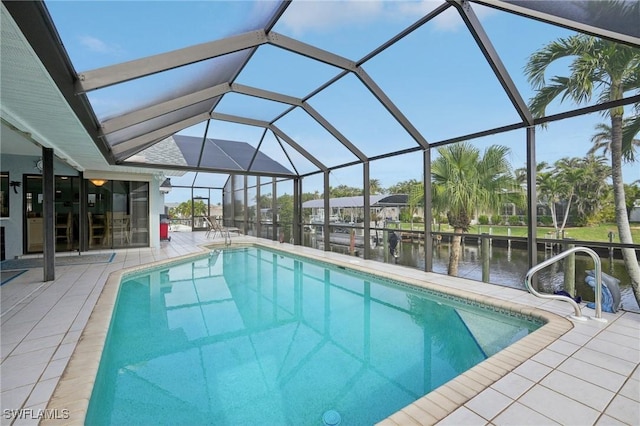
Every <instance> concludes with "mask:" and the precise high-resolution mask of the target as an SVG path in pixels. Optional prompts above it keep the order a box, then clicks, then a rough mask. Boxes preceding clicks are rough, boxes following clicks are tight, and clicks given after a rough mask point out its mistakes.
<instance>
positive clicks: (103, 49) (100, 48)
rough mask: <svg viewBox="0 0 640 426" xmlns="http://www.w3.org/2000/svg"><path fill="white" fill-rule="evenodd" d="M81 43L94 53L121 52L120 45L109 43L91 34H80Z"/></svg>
mask: <svg viewBox="0 0 640 426" xmlns="http://www.w3.org/2000/svg"><path fill="white" fill-rule="evenodd" d="M80 44H81V45H82V46H84V47H85V48H87V49H88V50H89V51H91V52H94V53H103V54H117V53H119V52H120V46H117V45H109V44H107V43H105V42H104V41H102V40H100V39H99V38H96V37H92V36H89V35H84V36H80Z"/></svg>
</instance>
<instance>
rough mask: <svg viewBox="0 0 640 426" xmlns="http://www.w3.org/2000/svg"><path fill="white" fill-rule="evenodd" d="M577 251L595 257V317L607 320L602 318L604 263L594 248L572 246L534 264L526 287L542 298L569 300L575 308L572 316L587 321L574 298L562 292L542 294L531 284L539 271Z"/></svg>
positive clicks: (529, 272)
mask: <svg viewBox="0 0 640 426" xmlns="http://www.w3.org/2000/svg"><path fill="white" fill-rule="evenodd" d="M576 252H584V253H587V254H588V255H589V256H591V258H592V259H593V263H594V275H595V278H596V288H595V310H596V316H595V318H594V319H596V320H598V321H606V320H604V319H603V318H602V264H601V262H600V257H599V256H598V254H597V253H596V252H595V251H593V250H592V249H590V248H588V247H571V248H569V249H567V250H565V251H563V252H561V253H558V254H556V255H555V256H553V257H550V258H549V259H547V260H545V261H544V262H541V263H539V264H537V265H535V266H533V267H532V268H531V269H529V271H528V272H527V275H526V276H525V278H524V285H525V287H526V289H527V290H528V291H529V293H531V294H533V295H534V296H536V297H539V298H541V299H554V300H562V301H564V302H568V303H570V304H571V305H572V306H573V308H574V310H575V315H571V318H573V319H575V320H579V321H585V320H586V319H587V318H586V317H584V316H583V315H582V311H581V310H580V305H579V304H578V303H577V302H576V301H575V300H573V298H571V297H568V296H563V295H560V294H542V293H538V291H536V289H534V288H533V286H532V285H531V281H532V279H533V276H534V275H535V274H536V273H538V271H540V270H542V269H544V268H546V267H547V266H549V265H551V264H553V263H556V262H557V261H559V260H560V259H563V258H565V257H567V256H569V255H570V254H573V253H576Z"/></svg>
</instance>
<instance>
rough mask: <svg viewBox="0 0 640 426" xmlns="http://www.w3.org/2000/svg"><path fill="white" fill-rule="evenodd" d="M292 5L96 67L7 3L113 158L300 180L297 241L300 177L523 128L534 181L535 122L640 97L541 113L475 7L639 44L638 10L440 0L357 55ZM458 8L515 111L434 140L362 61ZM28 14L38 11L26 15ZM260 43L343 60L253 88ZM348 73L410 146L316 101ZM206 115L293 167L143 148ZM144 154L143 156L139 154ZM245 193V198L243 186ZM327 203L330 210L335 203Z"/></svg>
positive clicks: (39, 11) (38, 7)
mask: <svg viewBox="0 0 640 426" xmlns="http://www.w3.org/2000/svg"><path fill="white" fill-rule="evenodd" d="M16 3H18V2H16ZM265 3H266V2H265ZM291 4H292V3H291V2H286V1H285V2H274V3H269V4H268V5H267V6H265V7H266V8H267V9H268V8H270V7H272V9H270V10H271V12H269V11H268V10H267V11H266V12H265V13H263V14H262V15H260V17H259V19H258V20H257V21H259V22H257V21H256V22H244V23H243V29H247V28H248V29H249V30H248V31H243V32H239V33H237V34H232V35H231V36H229V37H226V38H223V39H218V40H214V41H204V42H203V43H202V44H198V45H194V46H190V47H184V48H179V49H176V50H172V51H170V52H167V53H158V54H156V55H154V56H149V57H146V58H142V59H134V60H132V61H129V62H124V63H120V64H112V65H105V66H104V67H101V68H98V69H92V70H87V71H80V72H77V71H76V70H75V68H76V67H75V66H74V64H73V62H72V61H71V60H69V58H68V57H67V52H65V51H64V48H63V47H62V43H61V41H60V40H59V39H58V37H57V32H56V28H55V23H56V22H55V19H52V17H51V15H50V14H49V11H48V10H47V8H46V7H45V6H44V4H41V3H38V2H36V3H33V4H26V5H22V6H20V5H17V4H12V2H7V3H6V5H7V8H8V9H9V10H10V11H16V12H17V14H16V13H13V12H12V13H13V15H14V18H15V19H16V22H17V23H18V25H19V26H20V27H21V29H22V31H23V32H24V33H25V35H26V36H27V38H30V39H33V40H35V41H36V42H35V43H34V42H32V43H31V44H32V45H33V46H34V49H35V50H36V51H37V53H38V55H39V56H40V57H41V59H42V61H43V63H44V64H45V66H46V67H47V68H48V69H49V70H50V71H52V72H51V74H52V77H53V78H54V80H56V83H57V84H58V86H59V87H60V89H61V91H62V93H63V95H65V97H66V98H67V100H68V102H69V104H70V105H71V106H72V108H73V109H74V111H75V112H76V114H77V115H78V117H79V118H80V120H81V122H82V123H83V124H84V126H85V128H86V129H87V131H88V133H89V135H90V136H91V137H92V138H93V140H94V142H95V143H96V145H97V146H98V147H99V148H100V150H101V152H102V153H103V154H104V156H105V158H106V159H107V160H108V161H109V163H110V164H113V165H126V166H139V167H141V168H147V169H148V168H152V169H153V168H155V169H160V170H173V171H177V172H190V171H202V172H220V173H229V175H230V176H233V175H240V176H261V177H262V179H267V180H269V179H291V180H292V185H293V198H294V217H295V218H296V223H295V225H296V227H295V228H294V229H295V232H294V241H295V243H297V244H299V243H300V233H301V226H300V225H301V223H302V219H301V216H300V212H301V202H300V198H301V193H302V186H303V180H304V179H305V178H307V177H310V176H313V175H316V174H322V175H323V179H324V191H323V192H324V194H328V193H329V182H330V180H329V175H330V173H331V172H332V171H335V170H338V169H340V168H344V167H351V166H354V165H360V164H361V165H362V180H363V182H369V179H370V164H371V162H373V161H376V160H379V159H384V158H389V157H393V156H397V155H402V154H407V153H422V155H423V170H422V173H421V174H422V175H423V176H430V164H431V155H432V149H434V148H437V147H439V146H444V145H447V144H450V143H455V142H460V141H466V140H472V139H476V138H481V137H483V136H489V135H497V134H501V133H505V132H509V131H512V130H516V129H525V132H526V145H527V165H528V170H527V176H528V182H535V169H534V168H532V167H531V164H532V163H533V162H534V161H535V158H536V157H535V126H536V125H539V124H543V123H548V122H552V121H556V120H562V119H565V118H569V117H574V116H579V115H583V114H588V113H591V112H594V111H602V110H606V109H608V108H611V107H614V106H620V105H630V104H633V103H636V102H638V100H639V98H640V96H637V95H636V96H631V97H627V98H625V99H623V100H621V101H617V102H610V103H606V104H597V105H591V106H588V107H585V108H580V109H573V110H570V111H563V112H560V113H557V114H554V115H549V116H547V117H543V118H540V119H534V118H533V117H532V115H531V113H530V112H529V109H528V107H527V105H526V103H525V101H524V99H522V96H521V95H520V93H519V91H518V87H517V85H516V84H515V83H514V81H513V80H512V77H511V75H510V73H509V72H508V70H507V68H506V67H505V66H504V64H503V62H502V60H501V58H500V55H499V54H498V52H497V51H496V49H495V48H494V46H493V44H492V41H491V39H490V37H489V36H488V35H487V33H486V31H485V28H484V27H483V25H482V24H481V22H480V20H479V19H478V16H477V13H476V11H475V8H476V5H481V6H486V7H490V8H495V9H498V10H502V11H504V12H507V13H513V14H516V15H520V16H526V17H530V18H533V19H535V20H540V21H543V22H547V23H551V24H553V25H559V26H562V27H566V28H569V29H572V30H576V31H580V32H585V33H588V34H593V35H596V36H599V37H605V38H609V39H612V40H614V41H617V42H620V43H625V44H630V45H633V46H638V45H639V44H640V43H639V40H640V34H639V32H640V30H639V29H638V28H637V25H636V23H637V20H636V19H634V15H633V14H626V15H623V16H617V17H616V18H617V19H614V20H609V21H607V22H606V24H605V25H604V26H600V24H598V22H593V21H591V18H592V16H590V15H585V14H584V13H583V12H584V10H581V9H580V4H579V3H576V4H572V5H571V6H567V7H564V8H557V7H555V6H554V4H553V2H535V3H534V2H523V1H500V0H486V1H479V0H470V1H463V0H449V1H443V2H438V3H437V4H436V5H435V7H433V8H432V9H431V10H430V11H428V12H427V13H426V14H424V16H422V17H421V18H420V19H419V20H417V21H416V22H414V23H412V24H410V25H408V26H406V27H404V28H402V29H401V30H399V31H398V32H397V33H396V34H395V35H394V36H392V37H390V38H389V39H388V40H387V41H385V42H383V43H382V44H380V45H379V46H377V47H376V48H374V49H373V50H371V51H370V52H369V53H367V54H365V55H364V56H362V57H361V58H360V59H357V60H353V59H349V58H347V57H346V56H342V55H339V54H336V53H333V52H331V51H329V50H324V49H320V48H318V47H316V46H313V45H310V44H307V43H304V42H301V41H299V40H296V39H295V38H293V37H290V36H285V35H283V34H279V33H276V32H275V31H273V29H274V28H275V27H276V26H277V24H278V22H279V20H280V19H281V18H282V17H283V16H284V14H285V13H286V11H287V9H288V8H289V7H290V6H291ZM564 4H565V5H567V4H568V3H567V2H565V3H564ZM451 10H455V12H456V13H457V14H459V16H460V18H461V19H462V21H463V22H464V24H465V26H466V28H467V30H468V31H469V33H470V34H471V36H472V37H473V40H474V41H475V43H476V44H477V47H478V48H479V50H480V52H481V54H482V56H483V57H484V59H485V60H486V62H487V64H488V65H489V67H490V69H491V71H492V73H493V75H494V77H495V79H497V81H498V82H499V84H500V86H501V87H502V89H503V92H504V94H505V95H506V97H507V98H508V99H509V102H510V104H511V106H512V108H513V110H514V111H515V112H516V115H517V117H518V120H515V121H514V122H512V123H507V124H505V125H502V126H499V127H492V128H489V129H484V130H480V131H476V132H471V133H466V134H462V135H457V136H455V137H448V138H443V139H437V140H431V141H428V140H427V139H426V138H425V136H424V135H423V134H422V132H421V131H419V130H418V128H416V125H415V124H414V122H413V121H412V120H410V119H409V118H408V117H407V116H406V115H405V114H404V113H403V111H402V109H401V108H399V107H398V106H397V105H396V104H395V103H394V102H393V101H392V99H391V98H390V97H389V96H388V95H387V93H386V92H385V91H384V90H383V88H382V87H381V86H380V85H378V84H377V82H376V81H375V79H373V78H372V77H371V75H370V74H369V73H368V72H366V71H365V70H364V68H363V65H364V64H365V63H366V62H368V61H370V60H372V59H373V58H375V57H376V56H377V55H380V54H381V53H383V52H385V51H386V50H387V49H389V48H391V47H392V46H393V45H394V44H396V43H398V42H399V41H401V40H403V39H405V38H406V37H408V36H409V35H410V34H412V33H414V32H415V31H417V30H419V29H420V28H421V27H422V26H423V25H425V24H427V23H429V22H430V21H432V20H434V19H435V18H437V17H438V16H440V15H441V14H443V13H445V12H446V11H451ZM635 10H636V9H633V4H632V9H631V11H632V12H634V13H635ZM34 12H35V14H34ZM263 12H264V10H263ZM21 13H22V14H25V15H24V16H23V17H22V19H20V16H21V15H20V14H21ZM29 13H31V14H30V15H29ZM34 16H36V17H37V18H36V19H42V20H43V22H44V26H46V27H50V28H51V29H52V32H53V33H54V34H56V37H54V38H52V39H51V40H43V39H42V37H41V36H38V35H37V34H34V32H37V29H36V28H38V27H37V26H31V25H30V24H32V23H33V19H34ZM593 16H596V15H593ZM62 41H64V40H62ZM263 46H272V47H273V46H275V47H277V48H281V49H283V50H285V51H288V52H293V53H296V54H298V55H300V56H302V57H305V58H311V59H314V60H316V61H318V62H320V63H323V64H325V65H327V66H330V67H333V68H336V69H337V70H338V73H337V75H335V77H333V78H331V79H329V80H328V81H326V82H325V83H323V84H321V85H319V86H318V87H316V88H315V89H314V90H312V91H310V92H308V93H307V94H305V95H302V96H291V95H289V94H285V93H280V92H276V91H273V90H268V89H264V88H261V87H252V86H249V85H246V84H240V83H238V82H237V79H238V78H239V77H240V76H241V75H242V72H243V70H244V69H245V68H247V67H249V66H250V64H251V60H252V58H253V57H254V56H257V52H258V50H259V49H260V48H261V47H263ZM61 58H62V59H63V63H64V67H63V68H66V69H61V68H60V64H59V63H55V64H54V62H59V59H61ZM225 59H226V61H225ZM207 61H211V62H212V63H214V62H220V61H223V62H226V63H225V67H224V69H223V72H221V73H218V74H216V75H212V76H210V78H209V79H208V80H206V81H204V82H199V83H202V84H201V85H197V84H196V85H195V86H190V87H191V88H192V89H194V90H193V91H183V92H179V93H178V94H179V96H177V97H176V96H173V97H172V96H167V97H164V98H160V99H156V100H155V101H150V100H146V101H145V102H144V103H143V104H141V105H138V106H137V107H136V108H133V109H131V110H128V111H125V112H124V113H120V114H115V115H104V114H99V113H98V112H97V111H95V110H94V105H95V103H94V102H92V96H93V94H92V93H93V92H95V93H98V91H100V90H110V88H111V87H112V86H114V87H115V86H118V85H121V84H122V85H126V84H130V83H129V82H131V84H133V83H135V81H136V80H140V81H143V80H144V79H145V78H147V77H149V78H153V76H154V75H159V74H162V73H165V72H167V73H168V72H174V70H176V71H175V72H177V71H179V70H180V68H184V69H187V68H190V67H192V66H193V67H197V66H198V64H200V63H203V64H204V63H207ZM69 77H70V81H69ZM346 77H353V78H355V79H357V81H359V82H360V83H361V84H362V86H363V87H364V88H366V90H367V91H368V92H369V93H370V94H371V95H372V96H373V97H374V98H375V99H376V100H377V101H378V102H379V103H380V105H381V106H382V107H383V108H384V109H385V110H386V111H387V112H388V113H389V115H390V116H391V117H392V118H393V121H394V122H395V123H397V124H398V125H399V126H400V127H401V128H402V129H403V130H404V131H405V132H406V134H408V135H409V137H410V138H411V139H412V140H413V143H414V146H412V147H404V148H403V149H401V150H397V151H393V152H383V153H376V154H374V155H369V156H367V154H366V152H367V147H366V146H362V145H361V144H358V143H356V142H354V141H352V140H350V139H349V138H348V137H347V136H345V135H344V134H343V133H341V131H340V130H339V129H338V128H337V127H336V126H335V125H334V124H333V123H332V122H331V121H330V120H327V119H326V118H325V116H324V115H323V114H321V113H320V112H319V111H318V110H317V109H316V108H314V107H313V106H311V104H310V102H309V100H310V99H311V98H313V97H314V96H316V95H318V94H321V93H322V92H324V91H327V90H329V88H330V87H331V86H332V85H334V84H336V83H337V82H338V81H340V80H342V79H344V78H346ZM230 96H241V97H250V98H254V99H256V98H257V99H261V100H265V101H267V102H268V103H270V104H273V103H278V104H282V105H284V106H285V110H284V111H283V112H282V113H280V114H279V115H277V116H275V117H273V118H272V119H269V120H265V119H257V118H255V117H252V116H248V115H247V116H242V115H238V114H228V113H225V112H220V111H218V108H217V107H218V105H223V104H224V101H225V98H227V99H228V98H229V97H230ZM292 111H304V113H305V114H306V115H308V116H309V117H310V118H311V119H312V120H313V121H315V122H316V123H317V124H318V126H319V127H320V128H322V129H324V131H325V132H326V133H328V134H329V135H331V136H332V137H333V138H334V139H335V140H336V141H338V142H339V144H340V145H339V146H341V147H342V149H343V150H345V152H347V153H349V156H350V158H349V161H347V162H345V163H342V164H325V162H323V161H320V160H319V159H318V157H317V155H314V154H313V153H311V152H310V150H309V149H308V148H307V147H306V146H305V145H304V144H303V143H301V142H300V141H298V140H297V139H296V138H295V136H292V135H289V134H288V133H287V132H286V131H284V130H283V129H282V128H281V127H280V126H279V125H278V124H279V123H278V122H279V121H281V120H282V119H283V118H284V117H286V116H287V115H288V114H290V113H291V112H292ZM203 122H206V123H207V126H206V127H207V129H208V128H209V123H213V126H214V127H215V123H216V122H230V123H236V124H239V125H244V126H253V127H257V128H260V129H264V132H263V133H262V135H263V136H262V137H261V139H260V141H259V142H257V146H256V152H257V151H258V150H260V145H261V144H262V143H263V140H264V139H265V137H266V135H268V136H269V137H270V138H271V139H272V140H274V141H275V144H276V145H277V146H279V147H280V148H281V151H282V153H283V159H284V161H281V164H282V165H283V166H284V167H285V168H289V169H290V173H278V172H274V170H271V169H259V168H253V167H252V166H253V161H251V162H250V163H249V166H248V167H245V168H244V170H238V169H237V167H226V168H225V167H220V168H211V167H202V164H201V161H200V160H201V158H202V156H200V159H199V160H198V162H196V163H189V162H187V163H186V164H175V163H174V164H166V163H165V164H161V163H150V162H149V161H148V159H147V158H146V157H145V154H146V153H147V152H148V150H150V149H152V147H153V146H154V145H155V144H157V143H160V142H164V141H166V140H167V138H169V137H171V135H173V134H176V133H178V132H181V131H183V130H185V129H188V128H190V127H191V126H193V125H195V124H197V123H203ZM201 138H202V144H203V145H202V146H203V148H202V149H201V152H203V151H204V144H205V143H206V141H207V139H209V138H215V134H214V133H209V131H208V130H206V131H205V133H204V135H202V137H201ZM295 157H297V158H301V159H303V160H304V161H306V162H307V164H310V165H312V168H313V167H315V170H309V169H307V170H304V171H303V170H302V168H300V167H299V166H298V164H297V162H296V161H295ZM141 159H143V160H144V161H140V160H141ZM287 163H288V164H287ZM232 181H233V179H229V180H228V182H227V185H226V186H225V188H226V189H225V191H230V193H234V192H237V190H238V189H234V188H233V187H230V186H229V185H230V183H231V182H232ZM261 185H262V184H259V185H258V187H260V186H261ZM274 185H275V184H274ZM363 187H364V188H363V189H364V194H365V209H364V210H365V215H368V213H367V212H368V209H367V208H366V206H367V205H369V196H370V194H369V185H367V184H364V185H363ZM527 187H528V188H529V192H528V194H527V198H528V206H529V207H528V214H529V217H530V218H531V220H530V221H529V223H531V225H530V226H529V231H528V236H529V245H530V248H529V260H530V264H531V265H532V264H535V263H536V246H535V235H536V234H535V226H536V225H535V223H536V221H535V217H536V212H535V204H536V203H535V197H536V195H535V190H534V188H535V185H527ZM424 188H425V194H424V196H425V200H427V204H428V201H429V199H430V181H429V179H425V180H424ZM275 197H276V194H275V193H274V199H275ZM244 199H245V205H246V204H247V202H246V200H247V196H246V192H245V196H244ZM328 204H329V203H328V198H327V197H325V206H326V207H328ZM326 210H328V208H327V209H326ZM425 213H426V214H427V215H428V214H429V209H426V212H425ZM230 215H231V216H232V217H233V220H234V224H236V223H235V222H236V219H237V217H236V215H235V214H234V213H230ZM245 217H246V215H245ZM368 219H369V218H368V217H366V216H365V222H368ZM427 219H428V218H427ZM326 220H328V219H327V218H325V224H324V226H325V231H327V230H328V229H329V228H328V227H329V225H328V222H326ZM425 223H426V226H425V238H427V237H430V233H431V229H430V228H429V226H430V223H431V221H430V220H425ZM367 233H368V228H367V227H365V241H369V240H370V238H367V237H369V236H368V235H367ZM273 234H274V235H272V236H271V237H272V238H276V236H275V232H274V233H273ZM427 246H428V245H427ZM325 249H327V247H325ZM427 251H428V247H427ZM364 256H365V257H368V249H367V248H365V251H364ZM425 256H426V258H427V262H426V269H427V270H430V254H429V253H425Z"/></svg>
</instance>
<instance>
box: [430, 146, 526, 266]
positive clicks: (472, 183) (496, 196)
mask: <svg viewBox="0 0 640 426" xmlns="http://www.w3.org/2000/svg"><path fill="white" fill-rule="evenodd" d="M437 152H438V155H439V156H438V158H436V159H435V160H434V161H433V164H432V165H431V177H432V180H433V188H432V189H433V195H432V202H433V207H434V208H435V209H436V210H438V211H446V212H447V219H448V221H449V225H451V227H453V229H454V233H455V235H454V237H453V239H452V241H451V252H450V255H449V266H448V268H447V273H448V274H449V275H453V276H457V275H458V263H459V260H460V243H461V241H462V234H463V233H464V232H467V231H468V229H469V226H470V225H471V219H472V216H473V214H474V212H476V211H495V210H498V209H500V207H501V206H502V203H503V202H504V201H505V200H506V199H507V197H508V194H509V192H510V190H512V189H513V188H514V187H515V185H514V183H513V178H512V177H511V166H510V164H509V162H508V161H507V155H508V154H509V152H510V150H509V148H507V147H504V146H500V145H493V146H490V147H489V148H487V149H486V150H485V151H484V153H483V155H480V151H479V150H478V149H477V148H476V147H474V146H473V145H471V144H469V143H466V142H464V143H458V144H451V145H447V146H445V147H442V148H438V151H437Z"/></svg>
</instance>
